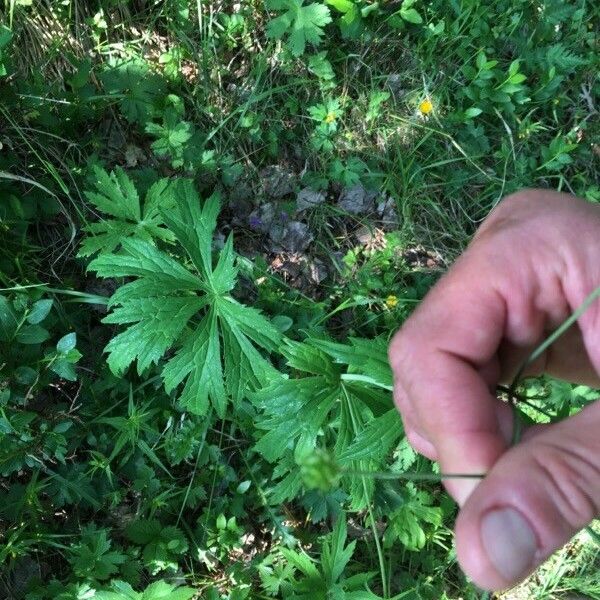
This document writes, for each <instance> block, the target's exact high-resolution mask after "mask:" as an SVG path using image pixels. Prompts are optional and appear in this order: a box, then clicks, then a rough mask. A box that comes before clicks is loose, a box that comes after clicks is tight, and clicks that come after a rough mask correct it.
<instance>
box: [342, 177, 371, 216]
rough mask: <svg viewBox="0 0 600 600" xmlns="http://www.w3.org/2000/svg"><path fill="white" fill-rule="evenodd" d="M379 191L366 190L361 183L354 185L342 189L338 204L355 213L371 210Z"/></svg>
mask: <svg viewBox="0 0 600 600" xmlns="http://www.w3.org/2000/svg"><path fill="white" fill-rule="evenodd" d="M376 195H377V192H374V191H371V190H366V189H365V188H364V187H363V186H362V185H361V184H358V185H354V186H352V187H351V188H346V189H344V190H343V191H342V193H341V195H340V198H339V200H338V206H339V207H340V208H341V209H342V210H345V211H346V212H349V213H350V214H353V215H360V214H365V213H368V212H371V211H372V210H373V208H374V204H375V203H374V200H375V197H376Z"/></svg>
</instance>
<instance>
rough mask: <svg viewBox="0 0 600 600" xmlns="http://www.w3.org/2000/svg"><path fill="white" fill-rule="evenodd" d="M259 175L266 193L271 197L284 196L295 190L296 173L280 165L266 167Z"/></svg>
mask: <svg viewBox="0 0 600 600" xmlns="http://www.w3.org/2000/svg"><path fill="white" fill-rule="evenodd" d="M259 175H260V178H261V183H262V186H263V189H264V192H265V194H266V195H267V196H269V197H271V198H282V197H283V196H287V195H288V194H291V193H292V192H293V191H294V181H295V175H294V173H293V172H292V171H289V170H287V169H284V168H283V167H281V166H280V165H271V166H270V167H266V168H264V169H263V170H262V171H261V172H260V173H259Z"/></svg>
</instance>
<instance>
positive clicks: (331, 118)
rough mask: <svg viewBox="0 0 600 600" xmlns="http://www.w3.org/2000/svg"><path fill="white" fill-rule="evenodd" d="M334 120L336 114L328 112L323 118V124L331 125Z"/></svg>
mask: <svg viewBox="0 0 600 600" xmlns="http://www.w3.org/2000/svg"><path fill="white" fill-rule="evenodd" d="M335 119H336V114H335V113H334V112H328V113H327V116H326V117H325V123H333V122H334V121H335Z"/></svg>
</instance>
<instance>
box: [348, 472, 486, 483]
mask: <svg viewBox="0 0 600 600" xmlns="http://www.w3.org/2000/svg"><path fill="white" fill-rule="evenodd" d="M341 475H342V476H344V475H346V476H349V477H371V478H372V479H404V480H406V481H443V480H444V479H483V478H484V477H485V473H394V472H391V471H353V470H344V471H342V473H341Z"/></svg>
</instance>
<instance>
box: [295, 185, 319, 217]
mask: <svg viewBox="0 0 600 600" xmlns="http://www.w3.org/2000/svg"><path fill="white" fill-rule="evenodd" d="M323 202H325V194H324V193H323V192H315V191H314V190H312V189H310V188H304V189H303V190H300V191H299V192H298V195H297V196H296V207H297V210H298V212H302V211H304V210H307V209H309V208H313V207H315V206H317V205H319V204H323Z"/></svg>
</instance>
